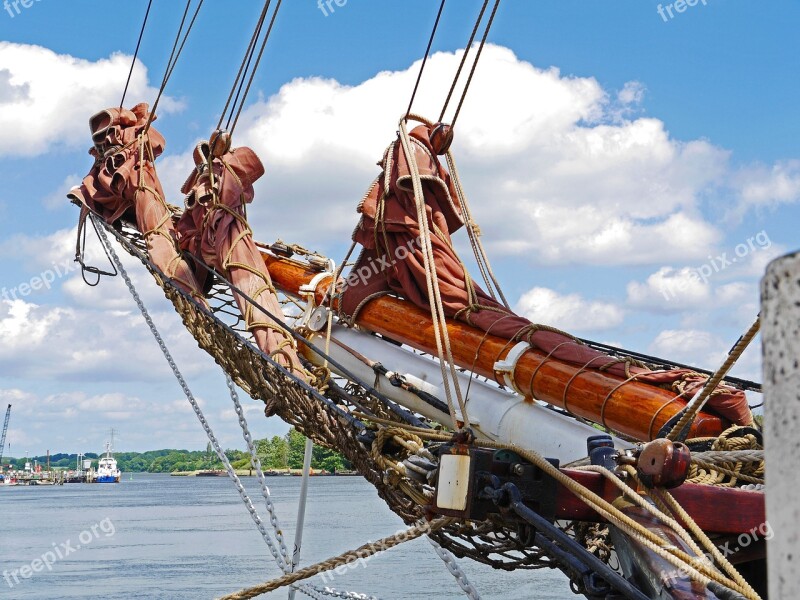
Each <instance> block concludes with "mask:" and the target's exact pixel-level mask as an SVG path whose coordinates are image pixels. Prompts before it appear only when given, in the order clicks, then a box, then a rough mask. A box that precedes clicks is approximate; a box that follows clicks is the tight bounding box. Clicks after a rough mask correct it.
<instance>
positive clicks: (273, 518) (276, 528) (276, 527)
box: [225, 373, 291, 568]
mask: <svg viewBox="0 0 800 600" xmlns="http://www.w3.org/2000/svg"><path fill="white" fill-rule="evenodd" d="M225 382H226V383H227V384H228V390H229V391H230V394H231V400H233V406H234V408H235V409H236V416H238V417H239V426H240V427H241V428H242V436H243V437H244V441H245V442H246V443H247V449H248V450H249V451H250V462H251V463H252V465H253V468H254V469H255V470H256V477H257V478H258V483H259V484H260V486H261V495H262V496H264V503H265V504H266V506H267V512H268V513H269V522H270V524H271V525H272V531H273V533H274V535H275V539H276V540H278V546H279V550H280V554H281V557H282V559H283V560H282V561H278V566H279V567H280V566H281V562H283V564H284V565H287V566H288V565H289V564H290V563H291V560H290V559H289V552H288V550H287V549H286V542H285V541H284V539H283V530H282V529H281V526H280V524H279V523H278V515H277V514H275V505H274V504H273V502H272V494H270V491H269V487H267V480H266V477H264V471H263V469H262V468H261V460H260V459H259V458H258V454H257V452H256V448H255V445H254V444H253V436H252V435H250V429H249V428H248V426H247V419H245V416H244V410H242V403H241V402H239V394H238V393H237V392H236V387H235V386H234V385H233V380H232V379H231V377H230V375H228V374H227V373H225ZM276 560H277V559H276ZM281 568H283V567H281Z"/></svg>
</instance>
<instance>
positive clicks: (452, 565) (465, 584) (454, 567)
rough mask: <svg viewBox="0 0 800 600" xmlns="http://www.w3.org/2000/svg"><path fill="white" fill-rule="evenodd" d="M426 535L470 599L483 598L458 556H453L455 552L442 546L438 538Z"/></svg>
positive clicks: (477, 599)
mask: <svg viewBox="0 0 800 600" xmlns="http://www.w3.org/2000/svg"><path fill="white" fill-rule="evenodd" d="M425 537H427V538H428V541H429V542H430V543H431V546H433V549H434V550H435V551H436V554H437V555H438V556H439V558H441V559H442V561H443V562H444V564H445V566H446V567H447V570H448V571H450V574H451V575H452V576H453V577H455V578H456V582H457V583H458V587H460V588H461V589H462V590H464V593H465V594H466V595H467V598H469V599H470V600H481V595H480V594H479V593H478V590H476V589H475V587H474V586H473V585H472V583H470V581H469V579H467V574H466V573H464V571H462V570H461V567H460V566H459V565H458V563H457V562H456V557H455V556H453V554H452V553H451V552H450V551H449V550H446V549H445V548H442V547H441V546H440V545H439V544H438V543H436V540H434V539H433V538H432V537H430V536H425Z"/></svg>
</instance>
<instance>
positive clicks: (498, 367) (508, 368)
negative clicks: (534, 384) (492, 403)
mask: <svg viewBox="0 0 800 600" xmlns="http://www.w3.org/2000/svg"><path fill="white" fill-rule="evenodd" d="M530 347H531V345H530V344H529V343H528V342H518V343H517V344H516V345H515V346H514V347H513V348H512V349H511V351H510V352H509V353H508V354H506V357H505V358H504V359H503V360H498V361H497V362H496V363H494V367H493V369H494V372H495V373H496V374H499V375H502V376H503V381H504V382H505V384H506V386H507V387H510V388H511V389H512V390H514V391H515V392H517V393H518V394H519V395H520V396H524V395H525V392H523V391H522V390H520V389H519V388H518V387H517V384H516V382H515V381H514V370H515V369H516V368H517V363H518V362H519V359H520V357H521V356H522V355H523V354H525V352H527V351H528V350H529V349H530Z"/></svg>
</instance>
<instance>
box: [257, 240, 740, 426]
mask: <svg viewBox="0 0 800 600" xmlns="http://www.w3.org/2000/svg"><path fill="white" fill-rule="evenodd" d="M262 255H263V257H264V262H265V264H266V266H267V268H268V269H269V273H270V276H271V277H272V281H273V282H274V284H275V285H276V287H278V288H280V289H281V290H282V291H283V292H285V293H287V294H291V295H293V296H299V295H301V287H303V286H308V285H309V284H310V283H311V282H312V281H313V282H314V290H313V291H314V294H315V297H316V301H317V302H319V303H321V302H324V301H325V297H326V292H327V290H328V287H329V286H330V284H331V281H332V276H328V277H323V278H320V277H319V272H317V271H313V270H311V269H310V268H309V267H308V265H305V264H303V263H299V262H297V261H293V260H291V259H286V258H282V257H278V256H275V255H273V254H271V253H266V252H262ZM333 308H336V306H334V307H333ZM356 324H357V325H359V326H360V327H362V328H364V329H367V330H369V331H373V332H375V333H379V334H381V335H383V336H386V337H388V338H390V339H392V340H395V341H398V342H401V343H403V344H407V345H408V346H410V347H412V348H416V349H417V350H421V351H423V352H427V353H430V354H433V355H435V354H436V345H435V342H434V333H433V323H432V321H431V317H430V314H428V313H427V312H426V311H423V310H421V309H419V308H417V307H416V306H414V305H412V304H411V303H410V302H406V301H404V300H401V299H398V298H394V297H390V296H382V297H380V298H375V299H374V300H371V301H370V302H368V303H367V304H366V305H365V306H364V307H363V308H362V310H361V311H360V312H359V315H358V318H357V320H356ZM447 328H448V331H449V334H450V340H451V344H452V348H453V357H454V358H455V361H456V363H457V364H458V365H459V366H460V367H462V368H465V369H469V370H471V371H473V372H475V373H477V374H479V375H482V376H484V377H488V378H490V379H493V380H495V381H497V382H498V383H500V384H502V385H507V384H508V383H509V382H510V383H511V387H513V388H514V389H515V390H516V391H518V392H521V393H522V394H523V395H524V396H525V397H526V398H527V399H530V400H532V399H534V398H535V399H536V400H540V401H543V402H547V403H549V404H553V405H555V406H558V407H560V408H564V409H566V410H568V411H569V412H571V413H573V414H575V415H577V416H579V417H583V418H586V419H589V420H591V421H594V422H596V423H601V424H603V425H605V426H607V427H608V428H609V429H612V430H613V431H616V432H619V433H622V434H624V435H628V436H630V437H633V438H635V439H637V440H651V439H653V438H655V437H656V436H657V434H658V431H659V430H660V429H661V428H662V427H663V426H664V424H666V423H667V421H669V419H670V418H672V417H673V416H675V415H676V414H677V413H678V412H679V411H680V410H681V409H682V408H683V407H685V406H686V402H685V401H684V400H682V399H680V398H677V397H676V395H675V393H674V392H672V391H670V390H665V389H662V388H659V387H656V386H653V385H649V384H645V383H640V382H638V381H635V380H633V381H630V380H628V381H626V380H625V379H622V378H620V377H617V376H615V375H611V374H608V373H604V372H601V371H598V370H596V369H585V368H582V367H581V366H576V365H573V364H569V363H566V362H563V361H559V360H556V359H553V358H550V357H547V355H545V354H544V353H542V352H541V351H539V350H536V349H534V348H528V349H527V350H525V351H524V352H521V353H519V355H518V356H516V357H514V356H509V355H511V354H512V353H514V345H513V343H509V341H508V340H506V339H503V338H499V337H497V336H493V335H491V334H486V333H484V332H483V331H480V330H477V329H474V328H472V327H470V326H469V325H466V324H463V323H460V322H456V321H453V320H452V319H450V320H448V322H447ZM504 361H506V364H507V365H508V366H507V368H508V370H509V372H508V373H507V377H506V378H504V377H503V376H502V375H501V374H499V373H498V372H497V370H496V367H498V366H499V365H501V364H503V362H504ZM727 426H728V424H727V423H726V422H725V421H724V420H723V419H721V418H720V417H717V416H715V415H712V414H709V413H700V414H699V415H698V417H697V419H696V420H695V421H694V424H693V426H692V430H691V433H690V437H705V436H717V435H719V434H720V433H721V432H722V431H723V430H725V429H726V428H727Z"/></svg>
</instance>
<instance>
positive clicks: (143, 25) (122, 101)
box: [119, 0, 153, 110]
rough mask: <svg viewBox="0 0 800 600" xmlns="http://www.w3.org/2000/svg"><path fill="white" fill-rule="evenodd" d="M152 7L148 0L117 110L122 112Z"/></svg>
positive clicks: (151, 2)
mask: <svg viewBox="0 0 800 600" xmlns="http://www.w3.org/2000/svg"><path fill="white" fill-rule="evenodd" d="M152 6H153V0H150V1H149V2H148V3H147V11H146V12H145V13H144V21H142V29H141V30H140V31H139V39H138V41H137V42H136V50H135V51H134V53H133V59H132V60H131V68H130V71H128V79H127V81H125V89H124V90H123V91H122V100H120V101H119V109H120V110H122V105H123V104H124V103H125V96H126V95H127V94H128V86H129V85H130V83H131V75H133V67H134V65H136V57H137V56H139V47H140V46H141V45H142V36H143V35H144V29H145V27H146V26H147V17H149V16H150V8H152Z"/></svg>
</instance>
